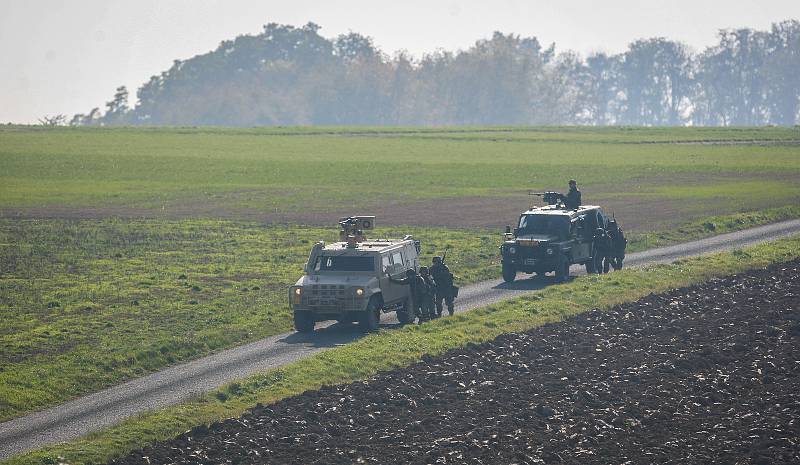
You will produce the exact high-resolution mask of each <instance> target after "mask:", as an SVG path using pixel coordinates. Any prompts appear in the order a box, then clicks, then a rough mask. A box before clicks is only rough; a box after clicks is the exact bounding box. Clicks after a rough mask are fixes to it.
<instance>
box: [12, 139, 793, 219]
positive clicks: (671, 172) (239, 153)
mask: <svg viewBox="0 0 800 465" xmlns="http://www.w3.org/2000/svg"><path fill="white" fill-rule="evenodd" d="M487 131H488V132H487ZM701 141H705V143H699V142H701ZM713 141H717V143H713V144H710V143H708V142H713ZM752 141H759V144H750V143H749V142H752ZM798 141H800V128H786V129H779V128H763V129H718V128H713V129H711V128H709V129H650V128H642V129H634V128H621V129H610V128H601V129H594V128H538V129H537V128H533V129H526V128H508V129H505V130H503V129H492V130H487V129H477V128H476V129H473V130H469V129H458V130H447V129H442V130H412V129H405V130H402V129H397V130H391V131H379V130H374V129H373V130H369V129H363V130H357V129H336V128H332V129H327V130H322V129H311V128H309V129H294V130H290V129H280V128H278V129H251V130H227V129H225V130H223V129H202V128H201V129H191V128H186V129H104V128H97V129H75V128H65V129H51V130H44V129H41V128H28V127H11V128H0V210H2V211H4V212H5V213H6V214H7V215H11V214H23V215H25V216H29V217H42V216H45V217H51V216H64V215H67V216H70V217H82V216H88V217H97V216H98V215H108V214H112V215H119V216H134V217H138V216H142V215H146V216H161V217H164V216H166V217H173V216H177V217H195V216H202V217H217V218H218V217H225V218H242V217H246V218H250V219H258V220H263V221H273V220H277V221H281V222H288V223H297V222H301V223H308V222H309V221H308V220H309V219H311V218H313V214H314V213H317V214H322V213H331V212H333V213H335V214H347V213H350V212H352V211H354V210H363V209H369V208H375V207H378V206H383V205H385V204H386V203H387V202H390V203H392V204H402V205H413V204H414V203H415V202H419V201H432V200H439V201H440V203H439V204H434V205H431V204H426V205H425V207H424V208H428V209H430V208H434V209H436V208H441V210H442V214H443V215H445V216H446V215H451V216H452V215H456V216H457V212H452V211H448V209H447V200H449V199H456V198H463V197H471V198H473V197H474V198H488V199H490V201H491V202H495V203H497V204H502V203H503V199H516V198H518V197H519V195H520V194H521V193H524V192H525V191H526V190H527V189H529V188H530V189H538V190H541V189H563V188H564V186H565V184H566V180H567V179H569V178H576V179H578V180H579V181H580V183H581V186H582V188H583V189H584V191H585V193H586V196H587V198H589V199H593V200H595V201H601V200H605V201H612V202H614V204H615V205H624V204H625V202H624V201H625V200H626V199H632V198H635V199H636V200H637V201H639V202H644V205H643V206H640V207H639V208H638V210H639V211H640V214H643V213H645V212H647V211H649V210H650V208H649V207H650V206H659V207H660V208H662V209H666V210H667V211H668V212H670V213H681V212H686V213H689V214H692V215H695V216H697V215H698V213H701V212H698V209H700V210H703V209H706V210H707V209H713V210H714V214H722V213H727V212H729V211H741V210H742V209H748V208H750V209H753V208H762V207H765V206H781V205H786V204H788V203H790V202H795V203H796V202H797V200H798V199H800V182H798V181H800V157H798V151H799V150H800V149H799V147H800V145H798ZM742 142H745V143H747V144H745V145H740V143H742ZM514 207H515V208H518V207H519V203H518V204H516V205H514ZM401 211H402V212H403V216H401V217H397V216H395V217H392V218H390V220H391V222H392V223H393V224H415V223H417V222H416V221H415V215H414V211H413V209H412V210H407V209H403V210H401ZM506 211H508V210H506ZM390 216H391V215H390ZM630 216H631V218H630V222H634V220H635V218H634V215H630ZM491 220H492V222H489V223H487V224H504V222H506V221H508V220H509V218H507V217H506V216H500V217H498V218H491ZM443 221H445V220H443ZM445 224H447V225H448V226H453V225H457V220H453V219H447V220H446V223H445ZM464 226H471V224H464ZM637 228H638V222H637Z"/></svg>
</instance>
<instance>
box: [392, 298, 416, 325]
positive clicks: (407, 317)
mask: <svg viewBox="0 0 800 465" xmlns="http://www.w3.org/2000/svg"><path fill="white" fill-rule="evenodd" d="M410 310H411V304H410V303H409V302H408V299H406V301H405V302H404V303H403V308H402V309H401V310H398V311H397V312H396V313H397V320H398V321H399V322H400V324H401V325H406V324H408V323H411V322H412V321H414V315H413V314H412V313H411V311H410Z"/></svg>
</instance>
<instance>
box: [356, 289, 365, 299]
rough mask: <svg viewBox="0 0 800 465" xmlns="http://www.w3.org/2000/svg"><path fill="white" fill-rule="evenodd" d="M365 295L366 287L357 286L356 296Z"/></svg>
mask: <svg viewBox="0 0 800 465" xmlns="http://www.w3.org/2000/svg"><path fill="white" fill-rule="evenodd" d="M363 296H364V289H362V288H360V287H357V288H356V297H363Z"/></svg>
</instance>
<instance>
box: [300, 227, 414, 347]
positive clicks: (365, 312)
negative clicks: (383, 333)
mask: <svg viewBox="0 0 800 465" xmlns="http://www.w3.org/2000/svg"><path fill="white" fill-rule="evenodd" d="M339 225H340V226H341V230H340V232H339V242H334V243H332V244H325V243H324V242H319V243H317V244H315V245H314V247H313V248H312V250H311V254H310V255H309V257H308V261H307V262H306V264H305V267H304V272H305V273H304V275H303V276H302V277H301V278H300V279H298V280H297V283H296V284H295V285H294V286H291V288H290V289H289V305H290V306H291V308H292V310H293V312H294V327H295V329H296V330H297V331H299V332H311V331H313V330H314V326H315V324H316V322H318V321H325V320H338V321H339V322H343V323H344V322H348V323H350V322H354V321H356V322H358V324H359V326H360V327H361V329H362V330H364V331H365V332H366V331H374V330H376V329H378V323H379V322H380V314H381V313H382V312H383V313H388V312H395V313H396V314H397V319H398V320H399V321H400V322H401V323H408V322H411V321H412V320H413V319H414V317H415V314H414V309H412V308H411V306H412V299H411V290H410V288H409V286H406V285H402V284H397V283H394V282H392V281H391V280H390V279H389V277H390V276H392V277H395V278H403V277H405V273H406V271H407V270H409V269H413V270H415V271H419V266H420V265H419V251H420V243H419V241H416V240H414V238H413V237H412V236H410V235H408V236H405V237H404V238H403V239H378V240H369V239H367V237H366V235H365V231H367V230H371V229H373V228H374V226H375V217H374V216H353V217H348V218H342V219H341V220H340V221H339Z"/></svg>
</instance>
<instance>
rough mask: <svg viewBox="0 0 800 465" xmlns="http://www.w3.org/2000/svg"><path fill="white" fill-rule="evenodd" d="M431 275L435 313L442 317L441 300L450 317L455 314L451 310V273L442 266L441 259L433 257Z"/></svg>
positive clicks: (452, 289) (452, 290) (452, 288)
mask: <svg viewBox="0 0 800 465" xmlns="http://www.w3.org/2000/svg"><path fill="white" fill-rule="evenodd" d="M431 274H432V275H433V280H434V281H436V299H435V301H436V313H437V314H438V315H439V316H442V300H444V302H445V303H446V304H447V311H448V313H450V315H452V314H453V313H454V312H455V310H454V308H453V300H454V299H455V289H454V287H453V273H451V272H450V268H448V267H447V265H445V264H444V260H443V259H442V257H433V264H432V265H431Z"/></svg>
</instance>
